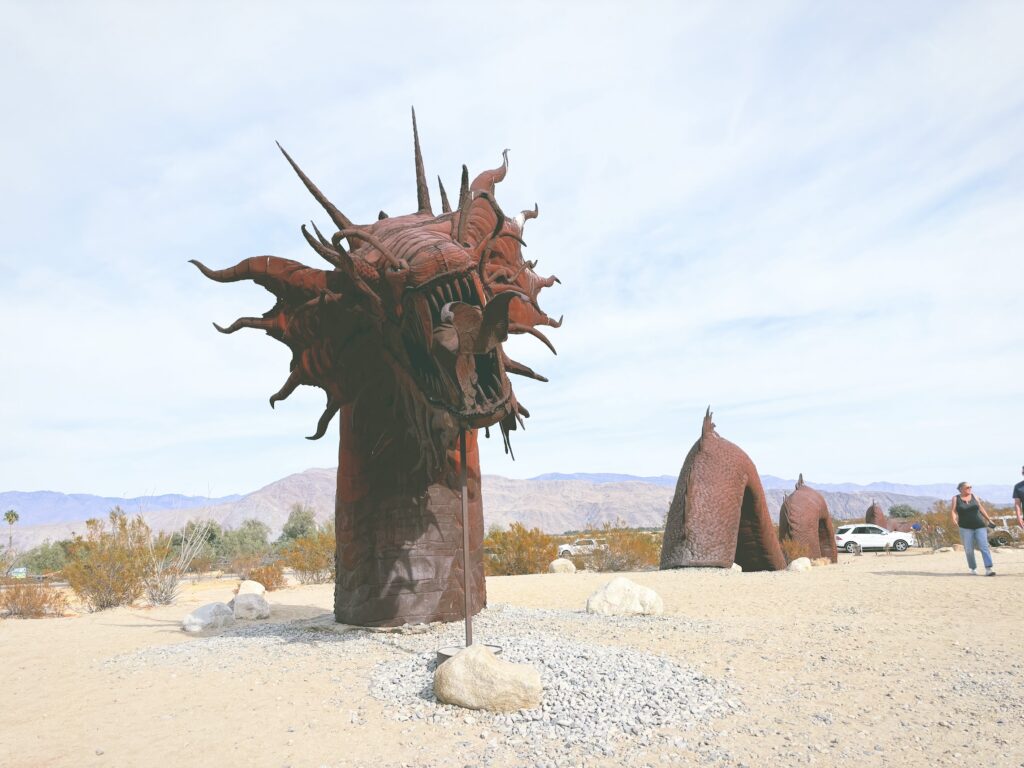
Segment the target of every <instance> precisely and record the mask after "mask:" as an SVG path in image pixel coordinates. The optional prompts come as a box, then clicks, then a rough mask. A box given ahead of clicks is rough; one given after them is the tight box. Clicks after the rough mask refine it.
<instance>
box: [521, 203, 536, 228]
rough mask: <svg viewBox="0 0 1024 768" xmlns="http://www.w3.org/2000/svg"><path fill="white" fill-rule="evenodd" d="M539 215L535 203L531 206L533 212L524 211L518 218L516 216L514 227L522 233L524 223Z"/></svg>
mask: <svg viewBox="0 0 1024 768" xmlns="http://www.w3.org/2000/svg"><path fill="white" fill-rule="evenodd" d="M539 214H540V208H539V207H538V206H537V204H536V203H534V204H533V210H532V211H531V210H530V209H528V208H527V209H525V210H523V211H522V212H521V213H520V214H519V215H518V216H516V226H518V227H519V231H520V232H522V231H523V227H525V226H526V222H527V220H529V219H536V218H537V216H538V215H539Z"/></svg>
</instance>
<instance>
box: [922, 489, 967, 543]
mask: <svg viewBox="0 0 1024 768" xmlns="http://www.w3.org/2000/svg"><path fill="white" fill-rule="evenodd" d="M950 506H951V505H950V502H948V501H936V502H935V503H934V504H933V505H932V508H931V509H930V510H929V511H928V512H926V513H925V514H923V515H921V517H919V518H918V519H917V522H918V523H920V524H921V530H919V531H914V537H915V538H916V539H917V543H918V544H919V545H921V546H922V547H930V548H931V549H938V548H939V547H951V546H953V545H954V544H959V543H960V529H959V528H958V527H957V526H955V525H953V518H952V516H951V514H950V511H949V508H950Z"/></svg>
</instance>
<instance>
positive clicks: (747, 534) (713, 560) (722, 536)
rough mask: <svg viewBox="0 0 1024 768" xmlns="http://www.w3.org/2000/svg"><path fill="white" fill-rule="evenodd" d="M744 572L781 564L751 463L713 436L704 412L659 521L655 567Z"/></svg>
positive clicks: (775, 568)
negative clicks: (661, 525) (738, 569)
mask: <svg viewBox="0 0 1024 768" xmlns="http://www.w3.org/2000/svg"><path fill="white" fill-rule="evenodd" d="M733 563H736V564H738V565H739V566H741V567H742V568H743V570H744V571H778V570H782V569H783V568H785V567H786V558H785V557H784V556H783V554H782V547H781V546H779V541H778V539H776V538H775V527H774V526H773V525H772V520H771V517H770V516H769V514H768V503H767V501H766V500H765V494H764V488H763V487H762V486H761V478H760V476H759V475H758V474H757V468H756V467H755V466H754V462H753V461H751V460H750V457H749V456H747V454H746V453H744V452H743V450H742V449H740V447H739V446H737V445H734V444H733V443H730V442H729V441H728V440H724V439H722V438H721V437H719V435H718V433H717V432H715V425H714V422H712V421H711V409H710V408H708V411H707V413H706V414H705V416H704V425H703V427H702V428H701V435H700V439H699V440H697V442H696V443H694V444H693V447H692V448H691V449H690V452H689V453H688V454H687V455H686V460H685V461H684V462H683V468H682V471H681V472H680V473H679V480H678V481H677V482H676V492H675V496H674V497H673V498H672V504H671V506H670V507H669V510H668V518H667V519H666V521H665V538H664V541H663V543H662V547H661V568H662V570H665V569H669V568H693V567H701V566H704V567H709V566H710V567H717V568H728V567H730V566H731V565H732V564H733Z"/></svg>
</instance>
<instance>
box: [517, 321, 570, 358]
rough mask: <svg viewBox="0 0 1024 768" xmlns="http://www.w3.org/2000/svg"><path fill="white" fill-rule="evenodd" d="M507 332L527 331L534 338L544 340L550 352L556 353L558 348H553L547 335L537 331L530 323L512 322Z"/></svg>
mask: <svg viewBox="0 0 1024 768" xmlns="http://www.w3.org/2000/svg"><path fill="white" fill-rule="evenodd" d="M508 330H509V333H528V334H530V335H531V336H533V337H534V338H537V339H540V340H541V341H542V342H544V345H545V346H546V347H547V348H548V349H550V350H551V352H552V354H555V355H557V354H558V350H557V349H555V345H554V344H552V343H551V341H550V340H549V339H548V337H547V336H545V335H544V334H543V333H541V332H540V331H538V330H537V329H536V328H534V327H533V326H532V325H523V324H522V323H512V324H511V325H509V327H508Z"/></svg>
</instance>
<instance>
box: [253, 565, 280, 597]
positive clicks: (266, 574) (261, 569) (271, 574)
mask: <svg viewBox="0 0 1024 768" xmlns="http://www.w3.org/2000/svg"><path fill="white" fill-rule="evenodd" d="M245 578H247V579H252V580H253V581H258V582H259V583H260V584H262V585H263V586H264V587H266V589H267V592H274V591H276V590H278V589H281V588H282V587H283V586H284V565H282V564H281V561H280V560H274V561H272V562H269V563H267V564H266V565H258V566H256V567H255V568H250V569H249V572H248V573H247V574H246V575H245Z"/></svg>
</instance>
